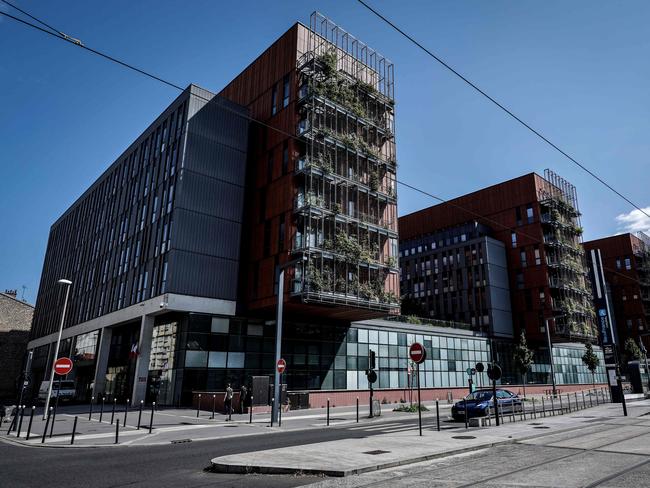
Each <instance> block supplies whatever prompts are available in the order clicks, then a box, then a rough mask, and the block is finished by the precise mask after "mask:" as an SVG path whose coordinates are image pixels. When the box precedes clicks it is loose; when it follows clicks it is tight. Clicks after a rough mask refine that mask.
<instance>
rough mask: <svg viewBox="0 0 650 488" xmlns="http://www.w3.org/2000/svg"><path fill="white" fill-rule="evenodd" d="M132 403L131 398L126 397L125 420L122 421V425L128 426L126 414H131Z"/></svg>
mask: <svg viewBox="0 0 650 488" xmlns="http://www.w3.org/2000/svg"><path fill="white" fill-rule="evenodd" d="M130 403H131V399H130V398H127V399H126V405H124V422H122V426H123V427H126V416H127V415H128V414H129V404H130Z"/></svg>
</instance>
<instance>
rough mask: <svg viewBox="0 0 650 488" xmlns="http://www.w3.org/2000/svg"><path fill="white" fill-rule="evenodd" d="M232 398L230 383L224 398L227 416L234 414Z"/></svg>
mask: <svg viewBox="0 0 650 488" xmlns="http://www.w3.org/2000/svg"><path fill="white" fill-rule="evenodd" d="M232 397H233V392H232V388H231V387H230V383H228V386H227V387H226V394H225V395H224V397H223V405H224V407H225V408H226V414H227V415H230V414H232Z"/></svg>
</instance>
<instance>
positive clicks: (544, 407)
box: [542, 397, 546, 418]
mask: <svg viewBox="0 0 650 488" xmlns="http://www.w3.org/2000/svg"><path fill="white" fill-rule="evenodd" d="M542 413H543V414H544V418H546V406H545V405H544V397H542Z"/></svg>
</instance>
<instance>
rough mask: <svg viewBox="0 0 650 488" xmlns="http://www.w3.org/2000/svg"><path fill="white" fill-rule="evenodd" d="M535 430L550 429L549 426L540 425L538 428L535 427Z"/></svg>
mask: <svg viewBox="0 0 650 488" xmlns="http://www.w3.org/2000/svg"><path fill="white" fill-rule="evenodd" d="M533 429H550V427H549V426H548V425H538V426H537V427H533Z"/></svg>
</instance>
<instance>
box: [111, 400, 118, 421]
mask: <svg viewBox="0 0 650 488" xmlns="http://www.w3.org/2000/svg"><path fill="white" fill-rule="evenodd" d="M115 405H117V398H115V397H113V411H112V412H111V425H113V421H114V420H115Z"/></svg>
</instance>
